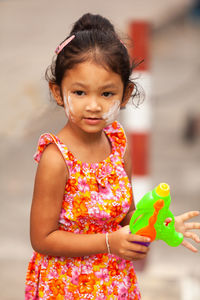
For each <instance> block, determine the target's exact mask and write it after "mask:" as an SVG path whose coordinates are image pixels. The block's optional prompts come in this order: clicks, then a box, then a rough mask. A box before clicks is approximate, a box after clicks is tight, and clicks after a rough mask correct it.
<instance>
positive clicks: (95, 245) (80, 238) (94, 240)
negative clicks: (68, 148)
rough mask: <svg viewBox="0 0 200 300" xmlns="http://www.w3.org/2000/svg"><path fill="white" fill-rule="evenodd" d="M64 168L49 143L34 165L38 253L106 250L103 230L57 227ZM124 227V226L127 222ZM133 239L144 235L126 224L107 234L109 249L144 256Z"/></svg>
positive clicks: (33, 218) (132, 256)
mask: <svg viewBox="0 0 200 300" xmlns="http://www.w3.org/2000/svg"><path fill="white" fill-rule="evenodd" d="M68 176H69V174H68V170H67V166H66V164H65V162H64V159H63V157H62V155H61V154H60V152H59V150H58V149H57V146H56V145H54V144H51V145H49V146H48V147H47V148H46V149H45V151H44V152H43V155H42V157H41V160H40V162H39V165H38V169H37V173H36V178H35V186H34V193H33V202H32V208H31V243H32V246H33V249H34V250H35V251H37V252H39V253H41V254H45V255H52V256H65V257H79V256H85V255H92V254H98V253H107V252H108V249H107V246H106V239H105V234H74V233H70V232H67V231H62V230H59V215H60V211H61V206H62V201H63V195H64V191H65V185H66V181H67V179H68ZM127 227H128V226H127ZM133 241H143V242H145V241H146V238H145V237H140V236H134V235H131V234H129V231H128V228H126V227H125V228H121V229H120V230H118V231H116V232H114V233H110V234H109V242H110V246H111V251H112V253H114V254H116V255H118V256H120V257H122V258H125V259H131V260H132V259H141V258H144V257H145V255H146V253H147V251H148V249H147V248H146V247H144V246H141V245H138V244H134V243H132V242H133Z"/></svg>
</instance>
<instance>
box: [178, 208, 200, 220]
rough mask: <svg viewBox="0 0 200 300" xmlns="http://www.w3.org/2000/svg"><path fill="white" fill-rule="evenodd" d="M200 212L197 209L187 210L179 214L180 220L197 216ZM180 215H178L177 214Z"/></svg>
mask: <svg viewBox="0 0 200 300" xmlns="http://www.w3.org/2000/svg"><path fill="white" fill-rule="evenodd" d="M199 214H200V212H199V211H198V210H194V211H189V212H186V213H184V214H182V215H181V218H182V220H183V221H184V222H185V221H187V220H189V219H191V218H194V217H197V216H198V215H199ZM179 217H180V216H179Z"/></svg>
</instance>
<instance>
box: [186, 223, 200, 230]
mask: <svg viewBox="0 0 200 300" xmlns="http://www.w3.org/2000/svg"><path fill="white" fill-rule="evenodd" d="M185 228H186V229H200V223H197V222H190V223H185Z"/></svg>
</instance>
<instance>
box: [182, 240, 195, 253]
mask: <svg viewBox="0 0 200 300" xmlns="http://www.w3.org/2000/svg"><path fill="white" fill-rule="evenodd" d="M182 245H183V246H184V247H185V248H187V249H189V250H190V251H192V252H198V250H197V248H195V247H194V246H193V245H192V244H191V243H189V242H187V241H185V240H183V241H182Z"/></svg>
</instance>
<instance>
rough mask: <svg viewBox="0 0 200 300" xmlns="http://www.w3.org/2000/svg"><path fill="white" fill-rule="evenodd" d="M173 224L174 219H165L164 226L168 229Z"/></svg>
mask: <svg viewBox="0 0 200 300" xmlns="http://www.w3.org/2000/svg"><path fill="white" fill-rule="evenodd" d="M171 222H172V218H167V219H165V222H164V224H165V226H166V227H167V226H168V225H169V224H170V223H171Z"/></svg>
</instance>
